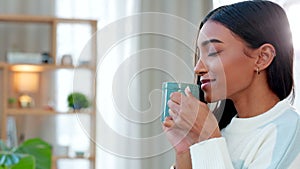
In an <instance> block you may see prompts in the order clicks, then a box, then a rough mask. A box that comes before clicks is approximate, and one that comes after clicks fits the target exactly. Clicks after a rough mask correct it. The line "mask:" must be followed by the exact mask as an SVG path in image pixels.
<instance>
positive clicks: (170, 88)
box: [161, 82, 200, 121]
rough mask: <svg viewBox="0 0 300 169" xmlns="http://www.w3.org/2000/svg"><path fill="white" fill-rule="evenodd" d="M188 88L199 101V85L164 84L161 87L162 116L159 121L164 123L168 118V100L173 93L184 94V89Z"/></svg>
mask: <svg viewBox="0 0 300 169" xmlns="http://www.w3.org/2000/svg"><path fill="white" fill-rule="evenodd" d="M188 86H189V87H190V89H191V92H192V94H193V96H195V97H196V98H198V99H199V89H200V88H199V85H197V84H192V83H177V82H164V83H163V85H162V115H161V121H164V120H165V118H166V117H168V116H169V106H168V100H170V95H171V93H173V92H181V93H183V94H184V90H185V88H186V87H188Z"/></svg>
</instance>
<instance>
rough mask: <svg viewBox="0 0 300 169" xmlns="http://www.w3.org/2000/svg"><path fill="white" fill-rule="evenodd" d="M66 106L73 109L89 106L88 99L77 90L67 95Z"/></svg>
mask: <svg viewBox="0 0 300 169" xmlns="http://www.w3.org/2000/svg"><path fill="white" fill-rule="evenodd" d="M67 99H68V106H69V107H70V108H73V109H74V110H79V109H81V108H87V107H89V105H90V104H89V101H88V99H87V98H86V96H85V95H84V94H82V93H79V92H73V93H71V94H69V95H68V98H67Z"/></svg>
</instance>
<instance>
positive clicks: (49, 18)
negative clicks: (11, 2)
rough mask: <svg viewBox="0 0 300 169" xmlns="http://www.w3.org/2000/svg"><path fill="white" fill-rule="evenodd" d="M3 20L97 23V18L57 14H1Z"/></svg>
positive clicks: (0, 17) (0, 19)
mask: <svg viewBox="0 0 300 169" xmlns="http://www.w3.org/2000/svg"><path fill="white" fill-rule="evenodd" d="M0 21H2V22H32V23H52V22H62V23H96V22H97V20H96V19H78V18H58V17H55V16H35V15H9V14H7V15H0Z"/></svg>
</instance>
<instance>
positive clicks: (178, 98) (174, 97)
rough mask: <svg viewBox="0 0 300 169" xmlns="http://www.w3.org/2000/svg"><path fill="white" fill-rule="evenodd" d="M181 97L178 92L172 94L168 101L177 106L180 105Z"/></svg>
mask: <svg viewBox="0 0 300 169" xmlns="http://www.w3.org/2000/svg"><path fill="white" fill-rule="evenodd" d="M181 97H182V93H180V92H173V93H171V95H170V100H172V101H173V102H175V103H177V104H180V102H181Z"/></svg>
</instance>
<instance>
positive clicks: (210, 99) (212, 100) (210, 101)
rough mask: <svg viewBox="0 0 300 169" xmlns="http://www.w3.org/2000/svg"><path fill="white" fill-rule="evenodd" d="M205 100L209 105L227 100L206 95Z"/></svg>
mask: <svg viewBox="0 0 300 169" xmlns="http://www.w3.org/2000/svg"><path fill="white" fill-rule="evenodd" d="M204 99H205V101H206V102H207V103H213V102H217V101H220V100H223V99H225V97H224V98H223V97H218V96H212V95H208V94H206V93H204Z"/></svg>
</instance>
